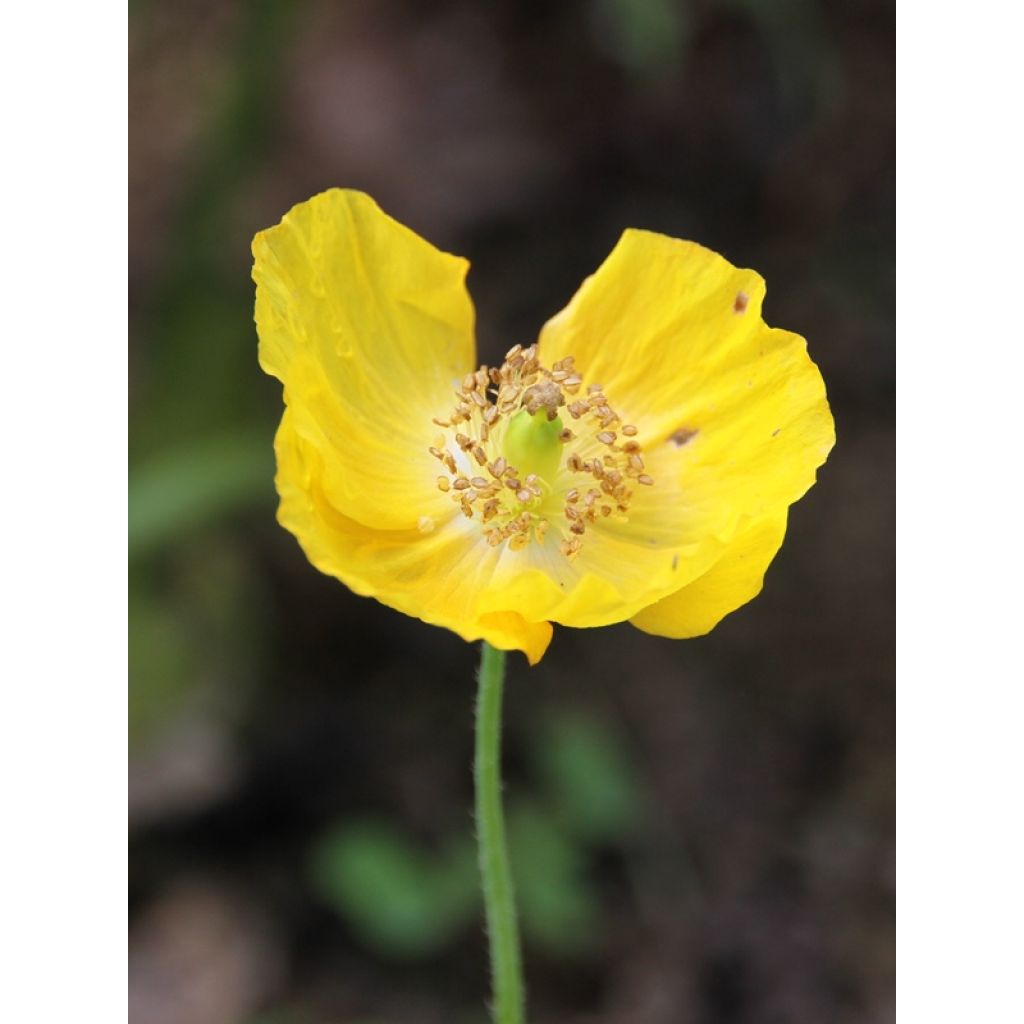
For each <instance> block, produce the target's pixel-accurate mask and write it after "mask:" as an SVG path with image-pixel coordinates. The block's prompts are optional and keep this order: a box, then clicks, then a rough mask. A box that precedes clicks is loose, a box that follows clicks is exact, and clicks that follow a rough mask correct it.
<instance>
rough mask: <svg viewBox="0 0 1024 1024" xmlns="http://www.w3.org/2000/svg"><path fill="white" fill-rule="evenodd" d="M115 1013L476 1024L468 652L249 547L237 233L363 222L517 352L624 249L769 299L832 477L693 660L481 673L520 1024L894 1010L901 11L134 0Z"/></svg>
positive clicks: (781, 1) (256, 490) (731, 1)
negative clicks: (637, 235) (420, 255)
mask: <svg viewBox="0 0 1024 1024" xmlns="http://www.w3.org/2000/svg"><path fill="white" fill-rule="evenodd" d="M129 19H130V21H129V39H130V53H129V67H130V91H131V96H130V172H129V176H130V257H131V270H130V324H131V333H132V357H131V368H130V377H131V398H130V402H131V406H130V408H131V442H130V513H129V519H130V537H129V552H130V594H131V596H130V611H131V614H130V666H131V701H130V715H129V725H130V749H131V766H130V768H131V783H130V794H129V797H130V808H129V821H130V865H131V874H130V965H129V968H130V1013H131V1019H132V1022H133V1024H235V1022H240V1024H330V1022H345V1024H405V1022H416V1024H433V1022H437V1024H483V1022H484V1021H485V1020H486V1013H485V1006H486V1000H487V991H488V968H487V959H486V946H485V942H484V937H483V932H482V927H481V923H480V907H479V904H478V896H477V893H476V887H477V882H476V875H475V865H474V851H473V835H472V822H471V818H470V807H471V802H472V779H471V774H470V759H471V748H472V736H471V715H472V702H473V690H474V681H473V675H474V669H475V664H476V658H477V652H476V650H474V649H472V648H470V647H469V646H467V645H465V644H464V643H462V641H460V640H459V639H458V638H456V637H455V636H454V635H453V634H449V633H446V632H444V631H441V630H438V629H434V628H431V627H428V626H425V625H423V624H422V623H419V622H418V621H415V620H412V619H408V618H405V617H403V616H401V615H399V614H397V613H394V612H391V611H389V610H388V609H385V608H383V607H382V606H379V605H377V604H376V603H374V602H372V601H368V600H364V599H360V598H357V597H355V596H353V595H352V594H350V593H349V592H348V591H346V590H345V588H344V587H343V586H341V585H340V584H339V583H337V582H335V581H333V580H330V579H327V578H325V577H323V576H321V575H319V574H318V573H317V572H316V571H315V570H313V569H312V568H311V567H310V566H309V565H308V563H307V562H306V560H305V558H304V557H303V556H302V554H301V552H300V550H299V547H298V545H297V543H296V542H295V541H294V539H293V538H292V537H291V536H290V535H288V534H286V533H285V532H284V531H283V530H281V529H280V528H279V527H278V526H277V525H276V524H275V521H274V510H275V504H276V502H275V495H274V491H273V483H272V477H273V457H272V451H271V441H272V437H273V432H274V429H275V426H276V423H277V420H278V418H279V416H280V412H281V397H280V385H279V384H278V383H277V382H276V381H274V380H271V379H270V378H268V377H265V376H264V375H263V374H262V373H261V372H260V370H259V369H258V366H257V362H256V335H255V330H254V327H253V323H252V307H253V286H252V284H251V281H250V278H249V273H250V265H251V258H250V253H249V244H250V240H251V238H252V235H253V234H254V232H256V231H257V230H259V229H261V228H264V227H267V226H269V225H271V224H273V223H275V222H277V221H278V220H279V219H280V217H281V216H282V214H283V213H284V212H285V211H286V210H287V209H288V208H289V207H290V206H291V205H293V204H294V203H296V202H298V201H301V200H303V199H306V198H308V197H309V196H310V195H312V194H314V193H315V192H318V191H320V190H322V189H324V188H327V187H329V186H333V185H341V186H349V187H356V188H361V189H364V190H365V191H367V192H369V193H371V194H372V195H373V196H374V197H375V198H376V199H377V200H378V202H379V203H380V204H381V205H382V206H383V208H384V209H385V210H386V211H387V212H389V213H390V214H391V215H392V216H394V217H396V218H397V219H398V220H400V221H402V222H403V223H405V224H407V225H409V226H411V227H412V228H413V229H415V230H416V231H418V232H419V233H420V234H422V235H424V236H425V237H426V238H428V239H429V240H430V241H432V242H433V243H434V244H436V245H438V246H440V247H441V248H444V249H447V250H449V251H452V252H455V253H459V254H461V255H465V256H468V257H469V258H470V259H471V260H472V261H473V269H472V271H471V273H470V278H469V284H470V289H471V292H472V295H473V298H474V300H475V303H476V308H477V315H478V334H479V346H480V354H481V358H482V359H483V360H494V359H495V357H496V356H498V355H499V354H500V353H501V352H503V351H504V350H505V349H506V348H507V347H509V346H510V345H512V344H514V343H515V342H522V343H529V342H530V341H531V340H533V339H534V337H535V335H536V333H537V331H538V329H539V327H540V325H541V324H542V323H543V322H544V320H545V319H547V318H548V317H549V316H550V315H552V314H553V313H555V312H556V311H557V310H559V309H560V308H561V307H562V306H563V305H564V304H565V302H566V301H567V300H568V298H569V297H570V296H571V294H572V293H573V291H574V290H575V288H576V287H577V286H578V284H579V283H580V282H581V281H582V279H583V278H584V276H586V275H587V274H588V273H590V272H591V271H592V270H593V269H594V268H596V266H597V265H598V264H599V263H600V262H601V260H602V259H603V258H604V256H605V255H606V254H607V253H608V251H609V250H610V249H611V247H612V245H613V244H614V242H615V240H616V239H617V238H618V236H619V234H620V232H621V231H622V229H623V228H624V227H627V226H635V227H644V228H650V229H653V230H657V231H661V232H664V233H666V234H670V235H675V236H679V237H684V238H692V239H695V240H699V241H700V242H702V243H704V244H705V245H708V246H710V247H712V248H714V249H717V250H718V251H720V252H722V253H724V254H725V255H726V256H727V257H728V258H729V259H730V260H731V261H732V262H734V263H736V264H739V265H742V266H751V267H754V268H756V269H757V270H759V271H760V272H761V273H762V274H763V275H764V277H765V278H766V279H767V281H768V283H769V294H768V299H767V303H766V307H765V316H766V319H767V321H768V322H769V323H771V324H773V325H778V326H783V327H786V328H789V329H791V330H794V331H797V332H799V333H801V334H803V335H805V336H806V337H807V338H808V340H809V344H810V351H811V354H812V356H813V358H814V359H815V361H816V362H818V364H819V365H820V366H821V369H822V372H823V374H824V377H825V380H826V383H827V386H828V389H829V393H830V398H831V402H832V407H833V411H834V414H835V418H836V425H837V432H838V438H839V440H838V445H837V447H836V449H835V451H834V452H833V454H832V456H831V458H830V460H829V462H828V464H827V465H826V466H825V467H824V469H823V470H822V471H821V473H820V482H819V483H818V485H817V486H816V487H815V488H814V489H813V490H812V491H811V492H810V493H809V494H808V496H807V497H806V498H805V499H804V500H803V501H801V502H800V503H799V504H797V505H796V506H795V508H794V509H793V513H792V516H791V520H790V531H789V537H788V539H787V541H786V543H785V545H784V547H783V549H782V551H781V553H780V555H779V557H778V558H777V560H776V562H775V563H774V565H773V566H772V568H771V569H770V571H769V573H768V577H767V581H766V586H765V590H764V592H763V594H762V595H761V596H760V597H759V598H758V599H757V600H756V601H754V602H753V603H752V604H750V605H748V606H747V607H745V608H743V609H742V610H740V611H739V612H737V613H735V614H734V615H732V616H731V617H729V618H728V619H726V620H725V621H724V622H723V623H722V624H721V625H720V626H719V627H718V629H717V630H716V631H715V632H714V633H713V634H712V635H710V636H708V637H706V638H702V639H699V640H694V641H690V642H671V641H667V640H660V639H657V638H654V637H649V636H644V635H642V634H640V633H638V632H636V631H635V630H633V629H632V628H631V627H629V626H628V625H623V626H619V627H615V628H610V629H603V630H598V631H592V632H587V633H585V634H584V633H582V632H573V631H568V630H562V629H557V630H556V634H555V640H554V643H553V645H552V647H551V650H550V652H549V654H548V655H547V657H546V658H545V659H544V661H543V662H542V663H541V665H540V666H539V667H538V668H537V669H534V670H528V668H527V666H526V662H525V660H524V659H522V658H520V657H514V658H513V659H512V660H511V675H510V679H509V688H508V693H507V712H506V713H507V728H506V740H505V742H506V751H507V756H506V775H507V801H508V812H509V816H510V830H511V844H512V849H513V858H514V863H515V868H516V873H517V881H518V886H519V894H520V903H521V913H522V924H523V929H524V933H525V958H526V975H527V980H528V987H529V1001H530V1008H531V1014H530V1019H531V1021H533V1022H552V1024H553V1022H559V1024H565V1022H568V1024H574V1022H587V1024H677V1022H681V1024H688V1022H697V1024H702V1022H707V1024H746V1022H756V1024H764V1022H768V1024H771V1022H780V1024H782V1022H801V1024H802V1022H806V1024H821V1022H838V1024H844V1022H854V1021H856V1022H861V1021H888V1020H891V1019H893V974H894V952H893V949H894V944H893V939H894V893H893V818H894V795H893V789H894V702H893V662H894V650H893V649H894V640H893V628H894V627H893V623H894V569H893V562H894V540H893V520H894V512H893V507H894V497H893V496H894V456H893V450H894V425H893V406H894V384H893V363H894V355H893V342H894V338H893V308H894V302H895V282H894V241H893V223H894V170H893V163H894V150H895V143H894V123H895V112H894V106H895V100H894V13H893V9H892V6H891V5H890V4H888V3H884V2H875V0H849V2H842V3H839V2H837V3H824V2H818V0H695V2H692V3H684V2H681V0H578V2H566V3H560V4H550V3H547V4H545V3H537V2H513V0H497V2H493V3H487V4H484V3H473V2H469V0H450V2H448V0H438V2H429V0H426V2H425V0H383V2H374V3H369V2H354V0H350V2H345V0H338V2H326V0H323V2H316V0H314V2H308V3H294V4H283V3H275V2H272V0H247V2H241V0H202V2H199V0H180V2H177V3H174V4H158V3H154V2H152V0H135V2H134V3H133V4H132V5H131V9H130V14H129Z"/></svg>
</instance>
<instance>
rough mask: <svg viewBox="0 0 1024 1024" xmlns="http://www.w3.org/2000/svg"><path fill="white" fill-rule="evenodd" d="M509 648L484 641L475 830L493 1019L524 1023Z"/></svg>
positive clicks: (497, 1022)
mask: <svg viewBox="0 0 1024 1024" xmlns="http://www.w3.org/2000/svg"><path fill="white" fill-rule="evenodd" d="M504 684H505V652H504V651H498V650H495V649H494V648H493V647H492V646H491V645H490V644H489V643H487V642H486V641H484V643H483V647H482V650H481V653H480V688H479V692H478V696H477V705H476V758H475V770H474V778H475V780H476V830H477V842H478V843H479V857H480V875H481V879H482V881H483V889H484V914H485V916H486V919H487V936H488V939H489V940H490V945H491V975H492V981H493V986H494V1008H493V1012H494V1022H495V1024H522V1022H523V1001H524V1000H523V969H522V963H521V958H520V955H519V926H518V924H517V923H516V905H515V895H514V893H513V891H512V871H511V869H510V867H509V862H508V849H507V847H506V843H505V818H504V814H503V812H502V809H501V692H502V689H503V687H504Z"/></svg>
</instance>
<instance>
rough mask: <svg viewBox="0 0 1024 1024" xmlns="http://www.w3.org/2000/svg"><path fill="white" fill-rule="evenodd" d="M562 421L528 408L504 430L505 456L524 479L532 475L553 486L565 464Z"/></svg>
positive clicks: (519, 413) (543, 412)
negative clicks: (532, 411)
mask: <svg viewBox="0 0 1024 1024" xmlns="http://www.w3.org/2000/svg"><path fill="white" fill-rule="evenodd" d="M563 429H564V428H563V426H562V421H561V420H560V419H559V418H558V417H557V416H556V417H555V418H554V419H553V420H549V419H548V417H547V413H546V412H545V411H544V410H543V409H542V410H539V411H538V412H537V413H536V414H531V413H529V412H528V411H527V410H526V409H520V410H519V412H517V413H516V414H515V416H513V417H512V419H511V420H510V421H509V424H508V427H507V428H506V431H505V443H504V446H503V447H504V452H503V454H504V456H505V458H506V459H508V461H509V464H510V465H512V466H515V467H516V469H518V470H519V472H520V474H521V477H522V479H525V478H526V477H527V476H529V475H530V474H531V473H536V474H537V476H539V477H540V478H541V480H544V481H545V482H547V483H550V482H551V481H552V480H553V479H554V478H555V474H556V473H557V472H558V467H559V466H560V465H561V464H562V441H561V440H560V438H559V436H558V435H559V434H561V432H562V430H563Z"/></svg>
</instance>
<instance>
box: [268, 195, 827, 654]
mask: <svg viewBox="0 0 1024 1024" xmlns="http://www.w3.org/2000/svg"><path fill="white" fill-rule="evenodd" d="M253 255H254V257H255V266H254V268H253V278H254V280H255V281H256V324H257V329H258V332H259V338H260V349H259V355H260V364H261V366H262V367H263V369H264V370H265V371H266V372H267V373H269V374H273V375H274V376H275V377H277V378H278V379H279V380H280V381H281V382H282V384H283V385H284V401H285V411H284V416H283V418H282V420H281V425H280V428H279V430H278V432H277V438H276V441H275V449H276V453H277V489H278V492H279V494H280V498H281V504H280V509H279V512H278V518H279V521H280V522H281V524H282V525H283V526H284V527H286V528H287V529H288V530H290V531H291V532H292V533H293V534H294V535H295V536H296V537H297V538H298V540H299V543H300V544H301V545H302V548H303V550H304V551H305V553H306V555H307V556H308V558H309V560H310V561H311V562H312V563H313V565H315V566H316V567H317V568H318V569H320V570H321V571H322V572H325V573H327V574H329V575H331V576H336V577H337V578H338V579H339V580H341V581H342V582H343V583H345V585H346V586H348V587H350V588H351V589H352V590H354V591H355V592H356V593H357V594H362V595H365V596H369V597H375V598H376V599H377V600H378V601H382V602H383V603H384V604H386V605H389V606H390V607H392V608H396V609H398V610H399V611H401V612H405V613H406V614H407V615H414V616H416V617H418V618H420V619H422V620H423V621H425V622H429V623H433V624H435V625H439V626H444V627H446V628H448V629H451V630H454V631H455V632H456V633H458V634H459V635H460V636H461V637H463V638H464V639H465V640H478V639H481V638H483V639H486V640H487V641H489V642H490V643H491V644H493V645H494V646H495V647H498V648H502V649H506V650H510V649H518V650H521V651H523V652H525V654H526V656H527V657H528V658H529V660H530V662H531V663H536V662H537V661H538V660H539V659H540V658H541V656H542V655H543V654H544V651H545V650H546V648H547V646H548V644H549V643H550V641H551V634H552V627H551V623H553V622H557V623H561V624H562V625H565V626H575V627H590V626H604V625H608V624H610V623H613V622H621V621H623V620H626V619H628V620H629V621H631V622H632V623H633V624H634V625H635V626H637V627H639V628H640V629H642V630H645V631H646V632H649V633H656V634H660V635H662V636H669V637H692V636H699V635H701V634H703V633H706V632H708V631H709V630H710V629H712V628H713V627H714V626H715V625H716V624H717V623H718V622H719V621H720V620H721V619H722V617H723V616H725V615H727V614H728V613H729V612H731V611H733V610H734V609H736V608H738V607H740V605H742V604H745V603H746V602H747V601H749V600H750V599H751V598H752V597H754V596H755V595H756V594H757V593H758V592H759V591H760V589H761V584H762V579H763V577H764V573H765V570H766V569H767V567H768V564H769V563H770V562H771V560H772V558H773V557H774V556H775V553H776V552H777V551H778V549H779V546H780V545H781V543H782V538H783V535H784V533H785V529H786V514H787V509H788V507H789V505H790V504H791V503H792V502H794V501H796V500H797V499H798V498H799V497H801V495H803V494H804V493H805V492H806V491H807V489H808V488H809V487H811V485H812V484H813V483H814V479H815V470H816V469H817V467H818V466H820V465H821V464H822V463H823V462H824V461H825V459H826V457H827V455H828V452H829V450H830V449H831V447H832V445H833V443H834V439H835V435H834V428H833V423H832V417H831V414H830V412H829V407H828V403H827V401H826V399H825V388H824V384H823V383H822V379H821V375H820V374H819V372H818V369H817V367H816V366H815V365H814V364H813V363H812V362H811V360H810V359H809V358H808V356H807V351H806V344H805V342H804V340H803V339H802V338H800V337H799V336H797V335H795V334H791V333H789V332H788V331H782V330H777V329H774V328H770V327H768V326H766V325H765V323H764V321H763V320H762V319H761V302H762V299H763V298H764V292H765V285H764V281H763V280H762V279H761V277H760V276H758V275H757V274H756V273H754V272H753V271H750V270H737V269H736V268H735V267H733V266H732V265H731V264H729V263H728V262H727V261H726V260H725V259H723V258H722V257H721V256H719V255H717V254H716V253H714V252H711V251H710V250H708V249H704V248H702V247H701V246H699V245H696V244H694V243H693V242H683V241H679V240H677V239H674V238H667V237H665V236H664V235H658V234H654V233H652V232H648V231H636V230H627V231H626V232H625V233H624V234H623V235H622V238H621V239H620V240H619V242H618V244H617V245H616V246H615V248H614V249H613V250H612V253H611V255H610V256H609V257H608V258H607V259H606V260H605V262H604V263H603V264H602V265H601V267H600V268H598V270H597V271H596V273H594V274H593V275H592V276H591V277H589V278H587V280H586V281H584V282H583V285H582V287H581V288H580V290H579V291H578V292H577V293H576V295H575V296H574V297H573V299H572V301H571V302H570V303H569V305H568V306H567V307H566V308H565V309H564V310H562V312H561V313H559V314H558V315H557V316H555V317H554V318H553V319H551V320H550V321H548V323H547V324H546V325H545V326H544V328H543V330H542V331H541V333H540V337H539V339H538V341H537V343H536V345H530V346H529V347H528V348H525V349H524V348H522V347H520V346H519V345H516V346H515V347H514V348H512V349H511V350H510V351H509V353H508V355H507V357H506V359H505V362H504V363H503V365H502V366H500V367H492V368H488V367H481V368H480V369H476V360H475V344H474V336H473V326H474V313H473V305H472V303H471V301H470V298H469V294H468V293H467V291H466V287H465V276H466V272H467V270H468V268H469V264H468V263H467V261H466V260H464V259H460V258H458V257H456V256H451V255H448V254H447V253H443V252H440V251H439V250H437V249H435V248H434V247H433V246H431V245H430V244H429V243H428V242H426V241H424V240H423V239H422V238H420V237H419V236H418V235H416V234H414V233H413V232H412V231H410V230H409V229H408V228H406V227H403V226H402V225H401V224H399V223H398V222H397V221H394V220H392V219H391V218H390V217H388V216H386V215H385V214H384V213H383V212H382V211H381V210H380V208H379V207H378V206H377V205H376V203H375V202H374V201H373V200H372V199H371V198H370V197H369V196H366V195H364V194H362V193H359V192H352V191H343V190H338V189H334V190H331V191H329V192H325V193H323V194H322V195H318V196H315V197H313V198H312V199H310V200H309V201H308V202H305V203H300V204H299V205H298V206H296V207H295V208H294V209H292V210H291V211H290V212H289V213H288V214H286V215H285V217H284V218H283V220H282V221H281V223H280V224H278V225H277V226H276V227H273V228H270V229H268V230H266V231H263V232H260V234H258V235H257V236H256V238H255V239H254V240H253Z"/></svg>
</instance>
